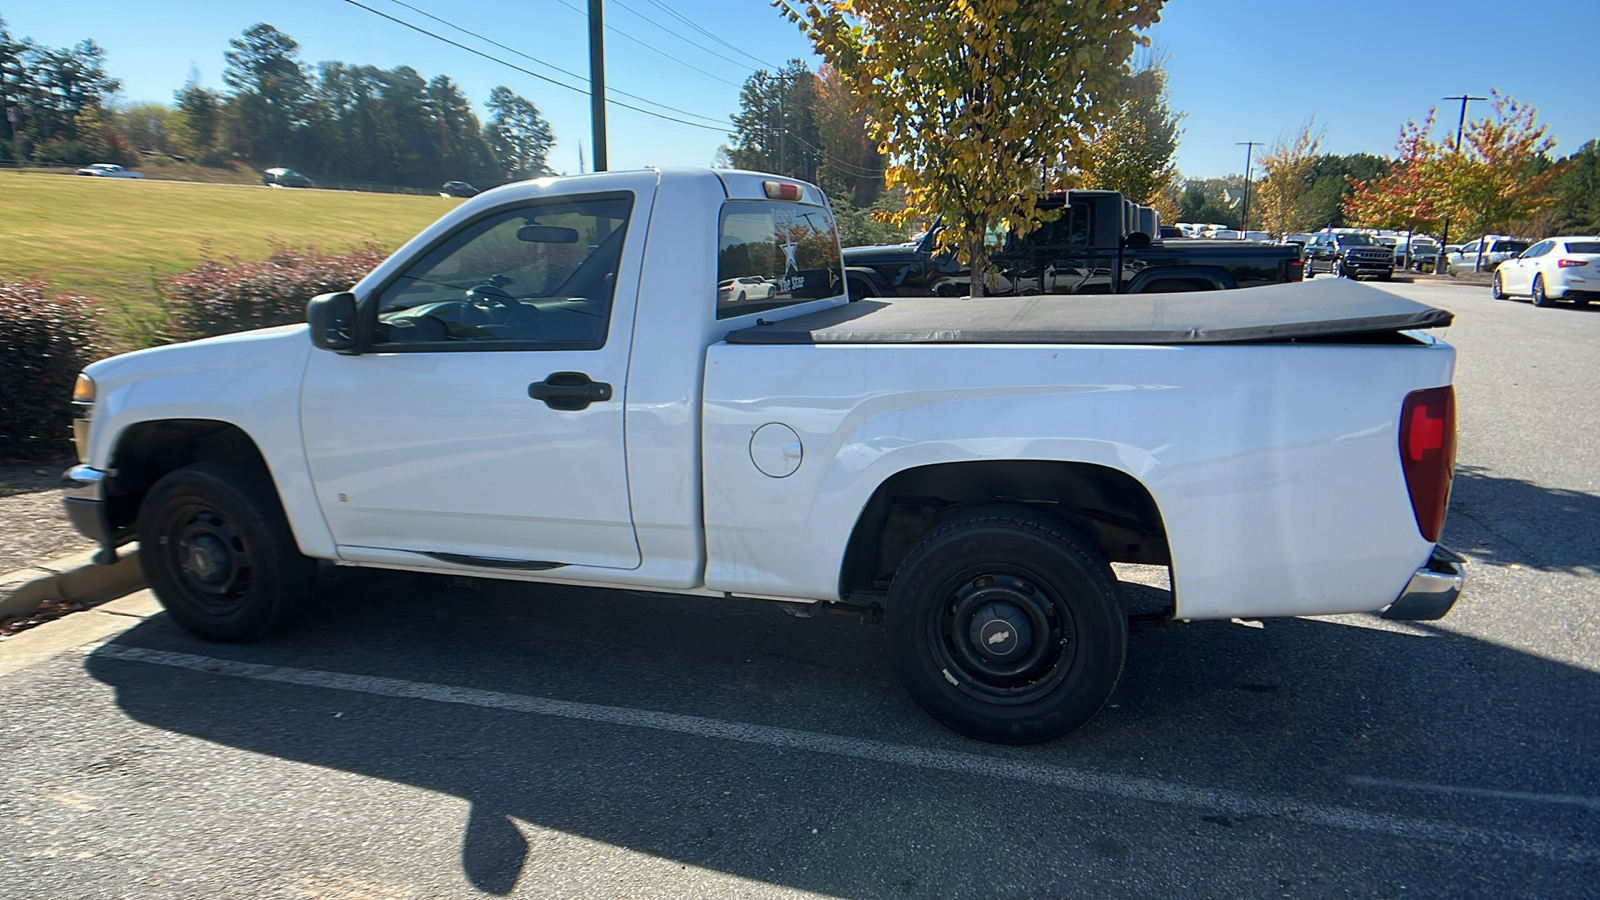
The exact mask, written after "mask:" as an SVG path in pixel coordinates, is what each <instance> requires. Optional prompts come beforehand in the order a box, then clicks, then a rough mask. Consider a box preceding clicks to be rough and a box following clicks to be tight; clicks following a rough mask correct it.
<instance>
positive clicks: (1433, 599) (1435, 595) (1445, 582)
mask: <svg viewBox="0 0 1600 900" xmlns="http://www.w3.org/2000/svg"><path fill="white" fill-rule="evenodd" d="M1465 580H1466V579H1465V576H1463V575H1462V573H1461V557H1459V556H1457V555H1455V554H1454V553H1451V552H1450V551H1449V550H1446V549H1444V548H1443V547H1438V546H1435V547H1434V548H1433V556H1432V557H1431V558H1429V560H1428V564H1427V565H1426V566H1423V567H1422V568H1420V569H1418V570H1417V571H1416V574H1414V575H1412V576H1411V581H1410V582H1408V583H1407V584H1406V589H1405V590H1403V591H1401V592H1400V596H1399V597H1398V598H1396V599H1395V601H1394V602H1393V603H1391V604H1389V605H1388V606H1387V607H1385V608H1384V610H1383V612H1382V615H1383V617H1384V618H1385V619H1405V620H1409V621H1432V620H1434V619H1442V618H1444V616H1445V614H1446V613H1448V612H1449V611H1450V608H1451V607H1453V606H1455V605H1456V599H1457V598H1459V597H1460V596H1461V586H1462V584H1463V582H1464V581H1465Z"/></svg>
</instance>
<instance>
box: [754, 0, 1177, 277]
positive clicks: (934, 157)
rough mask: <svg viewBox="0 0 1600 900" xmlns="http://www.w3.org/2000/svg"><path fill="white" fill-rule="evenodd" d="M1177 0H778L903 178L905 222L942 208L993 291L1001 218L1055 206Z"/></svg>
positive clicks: (892, 171)
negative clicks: (1047, 195)
mask: <svg viewBox="0 0 1600 900" xmlns="http://www.w3.org/2000/svg"><path fill="white" fill-rule="evenodd" d="M1164 2H1165V0H932V2H911V0H774V2H773V5H774V6H776V7H778V9H780V10H781V11H782V12H783V13H784V14H786V15H787V16H788V17H789V18H790V19H791V20H792V21H794V22H795V23H797V24H799V25H800V27H801V29H802V30H803V31H804V32H805V33H806V35H807V36H808V37H809V38H810V39H811V43H812V45H813V46H814V47H815V48H816V51H817V53H818V54H819V55H821V56H822V58H823V59H824V60H826V61H827V63H828V64H829V65H830V66H832V67H833V68H834V69H836V70H837V71H838V73H839V76H840V78H841V79H843V81H844V83H845V84H847V85H848V86H849V87H850V90H851V92H852V93H853V94H854V95H855V98H856V103H857V104H858V107H857V108H858V109H859V110H861V111H862V112H865V113H866V115H867V120H868V122H869V124H870V127H871V129H872V136H873V138H874V139H875V140H876V141H877V142H878V146H879V147H880V149H881V150H882V151H883V153H884V154H885V155H886V156H887V158H888V160H889V166H888V171H887V173H886V181H887V184H888V186H889V187H891V188H892V187H895V186H900V187H903V188H904V189H905V193H906V198H907V204H906V207H905V209H903V210H901V211H899V212H896V213H894V214H892V216H891V218H892V219H894V220H895V221H896V222H897V223H899V224H904V223H906V222H909V221H913V220H917V219H925V218H931V217H932V216H934V215H943V217H944V223H945V226H946V227H945V228H944V229H943V230H942V231H941V232H940V243H941V245H942V246H943V247H944V248H947V249H954V250H956V251H957V253H958V254H959V255H960V257H961V258H962V260H963V261H966V262H967V263H968V264H969V265H970V266H971V267H972V287H971V296H974V297H977V296H981V295H982V294H983V282H984V275H985V270H986V268H987V263H988V252H989V241H991V240H996V239H997V237H996V236H997V234H998V232H997V231H995V229H997V228H1001V229H1006V230H1008V231H1009V232H1010V233H1012V234H1025V233H1027V232H1029V231H1031V230H1033V229H1035V228H1037V227H1038V226H1039V225H1040V224H1042V223H1043V222H1044V221H1046V220H1047V219H1048V218H1050V217H1052V216H1053V215H1054V214H1053V213H1051V212H1049V211H1047V210H1043V209H1040V208H1039V205H1038V199H1039V191H1040V188H1041V187H1043V188H1045V189H1060V188H1064V187H1069V186H1071V185H1072V184H1073V183H1074V182H1075V181H1076V177H1075V175H1074V174H1072V173H1076V172H1078V171H1081V170H1082V169H1083V168H1084V167H1085V163H1086V162H1087V153H1088V150H1089V147H1090V145H1091V144H1092V142H1093V139H1094V137H1095V135H1096V134H1097V132H1098V131H1099V130H1100V128H1101V127H1102V126H1103V125H1104V124H1105V123H1106V122H1107V121H1109V120H1110V119H1111V118H1112V117H1113V116H1115V115H1116V114H1117V113H1118V112H1119V110H1120V106H1119V104H1118V103H1117V102H1116V99H1117V98H1118V97H1119V96H1120V94H1119V91H1120V90H1121V88H1122V87H1123V86H1124V84H1125V83H1126V80H1127V78H1128V77H1129V75H1130V67H1129V59H1130V58H1131V56H1132V55H1133V51H1134V49H1135V48H1136V47H1140V46H1144V45H1146V44H1147V43H1148V41H1147V40H1146V38H1145V37H1144V36H1143V34H1142V32H1143V30H1144V29H1147V28H1149V27H1150V26H1151V25H1153V24H1155V22H1156V21H1157V20H1158V19H1159V18H1160V12H1161V7H1162V5H1163V4H1164Z"/></svg>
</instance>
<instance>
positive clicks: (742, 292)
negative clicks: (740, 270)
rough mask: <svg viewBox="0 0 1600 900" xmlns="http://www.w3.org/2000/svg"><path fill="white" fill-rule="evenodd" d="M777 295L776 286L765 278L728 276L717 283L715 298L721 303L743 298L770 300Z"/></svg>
mask: <svg viewBox="0 0 1600 900" xmlns="http://www.w3.org/2000/svg"><path fill="white" fill-rule="evenodd" d="M777 295H778V286H777V285H776V284H773V283H772V282H770V281H768V280H767V279H765V278H754V277H749V276H746V277H743V278H729V279H727V280H726V281H723V282H720V283H718V284H717V299H718V300H720V301H722V302H723V303H729V302H733V303H738V302H741V301H744V300H771V299H772V298H773V297H776V296H777Z"/></svg>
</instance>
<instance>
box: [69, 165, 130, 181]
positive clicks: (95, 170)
mask: <svg viewBox="0 0 1600 900" xmlns="http://www.w3.org/2000/svg"><path fill="white" fill-rule="evenodd" d="M78 174H79V175H94V176H96V177H99V178H143V177H144V176H143V175H140V174H139V173H138V172H130V171H128V170H127V169H124V168H123V167H121V166H119V165H115V164H113V163H95V164H94V165H92V166H84V167H83V168H81V169H79V170H78Z"/></svg>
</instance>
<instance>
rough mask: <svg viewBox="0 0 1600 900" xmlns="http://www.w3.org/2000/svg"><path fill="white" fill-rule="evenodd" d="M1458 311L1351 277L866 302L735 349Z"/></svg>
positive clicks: (760, 328) (1168, 332)
mask: <svg viewBox="0 0 1600 900" xmlns="http://www.w3.org/2000/svg"><path fill="white" fill-rule="evenodd" d="M1452 318H1453V316H1452V314H1451V313H1450V312H1449V311H1447V310H1443V309H1435V308H1434V307H1431V306H1428V305H1426V304H1422V303H1417V302H1416V301H1413V300H1407V299H1405V298H1404V297H1398V296H1395V295H1394V294H1391V293H1388V292H1387V291H1381V290H1378V289H1377V288H1373V287H1367V286H1366V285H1362V284H1357V283H1356V282H1354V281H1351V280H1349V279H1345V278H1319V279H1317V280H1315V281H1309V282H1301V283H1297V284H1275V285H1269V286H1267V287H1257V288H1248V289H1245V290H1232V291H1201V292H1194V293H1184V294H1115V295H1105V294H1100V295H1084V294H1072V295H1050V296H1037V297H985V298H983V299H981V300H968V299H965V298H945V297H905V298H900V299H892V300H862V301H859V302H856V303H851V304H848V305H845V306H839V307H834V308H832V309H826V310H823V311H821V312H816V313H810V314H808V315H803V316H797V317H795V318H792V319H785V320H783V321H779V322H771V323H766V324H760V325H756V326H754V327H752V328H745V329H742V330H739V331H735V332H732V333H730V334H729V335H728V342H729V343H731V344H1219V343H1261V342H1271V341H1289V340H1294V339H1302V338H1322V339H1325V338H1333V337H1346V336H1354V335H1377V334H1387V333H1392V332H1395V331H1401V330H1404V329H1410V328H1442V327H1444V326H1446V325H1449V324H1450V320H1451V319H1452Z"/></svg>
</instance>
